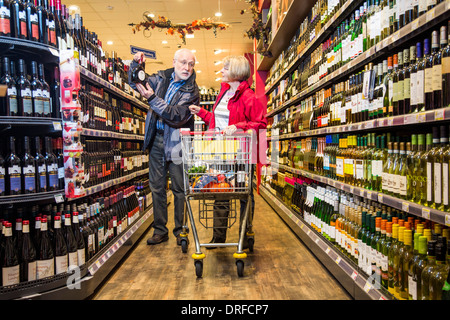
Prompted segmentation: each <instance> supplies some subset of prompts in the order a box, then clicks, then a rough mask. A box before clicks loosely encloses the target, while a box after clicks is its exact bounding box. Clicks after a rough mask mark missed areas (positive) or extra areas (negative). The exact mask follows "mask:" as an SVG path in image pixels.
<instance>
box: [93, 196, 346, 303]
mask: <svg viewBox="0 0 450 320" xmlns="http://www.w3.org/2000/svg"><path fill="white" fill-rule="evenodd" d="M255 201H256V213H255V216H256V217H255V221H254V226H255V229H254V230H255V234H256V235H255V248H254V252H253V253H250V254H248V258H247V259H246V260H245V268H244V277H242V278H239V277H238V276H237V271H236V265H235V259H234V258H233V253H234V252H235V251H236V248H235V247H230V248H218V249H216V250H206V249H204V248H202V249H203V252H204V253H205V254H206V258H205V259H204V261H203V266H204V267H203V278H201V279H197V278H196V276H195V269H194V263H193V259H192V257H191V255H192V253H193V251H194V246H193V239H192V236H191V237H190V238H191V244H190V246H189V249H188V253H187V254H183V253H182V252H181V248H180V247H179V246H177V245H176V240H175V238H174V237H173V236H172V237H169V241H167V242H165V243H163V244H159V245H157V246H149V245H147V243H146V240H147V238H148V237H149V236H151V235H152V234H153V229H150V231H149V232H148V233H147V234H146V235H145V236H144V238H143V239H142V241H141V242H140V243H139V244H138V245H137V247H136V248H135V250H134V251H133V252H132V253H131V255H130V256H129V257H128V258H127V260H126V261H124V262H123V264H122V265H121V266H120V267H119V268H118V269H117V271H116V272H115V273H114V274H113V275H112V276H111V277H110V278H109V280H108V281H107V282H106V283H105V284H104V286H103V287H102V288H101V289H100V290H99V291H98V293H97V294H96V295H95V297H94V298H93V299H94V300H131V299H133V300H196V299H201V300H215V299H221V300H227V299H230V300H233V299H243V300H259V299H262V300H294V299H304V300H310V299H311V300H316V299H317V300H325V299H336V300H349V299H351V297H350V296H349V295H348V294H347V293H346V291H345V290H344V289H343V288H342V287H341V286H340V285H339V283H338V282H337V280H336V279H335V278H333V276H332V275H331V274H330V273H328V271H327V270H326V268H325V267H323V266H322V265H321V264H320V262H319V261H318V260H317V259H316V258H315V257H314V255H313V254H312V253H311V252H309V251H308V249H307V248H306V247H305V246H304V245H303V243H302V242H301V241H300V240H299V239H298V238H297V237H296V236H295V235H294V234H293V233H292V232H291V231H290V229H289V228H288V227H287V226H286V225H285V224H284V222H283V221H282V220H281V219H280V218H279V217H278V215H277V214H276V212H275V211H273V210H272V208H271V207H270V206H269V205H268V204H267V203H266V202H265V201H264V199H263V198H261V197H260V196H258V195H255ZM172 212H173V207H172V206H170V207H169V216H171V215H172V217H173V213H172ZM195 212H196V211H194V214H195ZM169 223H170V224H169V229H170V227H171V226H172V225H173V224H172V221H170V222H169ZM197 228H198V232H199V237H200V242H203V243H204V242H209V240H210V239H211V237H212V229H205V228H203V227H201V226H200V224H199V223H197ZM237 229H238V225H235V226H234V228H232V229H231V230H229V231H228V232H229V239H228V241H230V242H234V241H237V237H238V236H237Z"/></svg>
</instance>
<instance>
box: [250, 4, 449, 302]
mask: <svg viewBox="0 0 450 320" xmlns="http://www.w3.org/2000/svg"><path fill="white" fill-rule="evenodd" d="M296 2H297V3H300V2H301V1H295V0H294V2H293V4H292V5H291V8H295V6H294V4H295V3H296ZM363 2H364V1H348V0H347V1H346V3H345V4H344V5H343V6H342V7H341V8H340V9H339V10H338V11H337V12H336V13H335V14H334V15H333V17H331V19H330V20H329V21H328V22H327V23H326V24H325V26H324V27H323V28H322V29H321V31H320V32H319V33H318V34H316V36H315V38H314V39H313V40H312V41H310V42H309V43H308V44H307V46H306V47H305V48H304V49H303V50H302V52H301V53H300V54H298V55H297V56H296V57H295V58H294V59H293V60H288V61H287V62H285V63H286V65H287V66H286V65H283V67H284V68H283V69H282V71H281V72H280V71H278V72H280V74H279V75H278V74H277V78H276V79H272V80H271V82H270V83H267V84H266V85H265V87H264V93H265V95H266V96H267V97H268V96H269V95H271V97H272V101H277V100H278V102H279V100H280V97H281V103H279V104H278V105H277V107H276V108H274V109H272V110H268V112H267V114H266V117H267V118H272V117H274V116H278V114H280V113H282V112H284V111H286V110H287V109H290V110H289V111H290V112H289V116H290V117H292V116H295V114H296V112H301V111H300V108H298V107H297V105H299V104H300V102H302V101H303V100H304V99H306V98H308V97H310V96H311V95H313V94H315V93H317V92H319V91H320V90H322V89H327V88H329V87H330V86H331V85H332V84H336V83H340V82H342V81H344V80H345V79H346V78H348V77H349V76H350V75H352V74H354V73H356V72H358V71H360V70H362V69H363V68H364V66H366V65H368V64H369V63H371V62H375V61H377V60H378V61H379V60H380V59H382V58H384V57H387V55H388V54H391V53H392V52H395V50H396V49H398V48H400V47H402V46H405V45H406V44H407V43H408V42H410V41H411V40H413V39H418V38H420V37H421V36H422V35H425V34H426V35H427V36H429V35H430V34H431V31H430V30H433V28H436V27H437V26H439V25H441V24H444V23H446V22H447V21H448V20H449V19H450V1H448V0H446V1H443V2H442V3H440V4H438V5H436V6H435V7H434V8H432V9H431V10H429V11H428V12H426V13H425V14H423V15H421V16H419V17H418V18H417V19H415V20H414V21H412V22H410V23H409V24H407V25H406V26H404V27H403V28H401V29H399V30H398V31H396V32H394V33H393V34H391V35H390V36H389V37H387V38H385V39H384V40H382V41H380V42H379V43H377V44H376V45H374V46H372V47H371V48H369V49H368V50H366V51H365V52H363V53H362V54H360V55H359V56H357V57H356V58H354V59H353V60H351V61H350V62H348V63H347V64H345V65H343V66H341V67H340V68H338V69H337V70H335V71H334V72H332V73H330V74H327V75H326V76H325V77H323V78H322V79H321V80H319V81H317V82H316V83H315V84H314V85H311V86H309V87H307V88H303V89H302V90H301V91H300V92H298V93H297V94H296V95H295V96H292V97H290V98H289V100H287V101H283V100H282V99H283V92H282V90H283V87H284V86H283V81H284V80H285V79H287V78H289V77H290V76H291V75H292V74H293V73H294V72H295V71H296V70H297V68H298V67H299V66H300V64H302V63H303V62H304V61H306V60H305V59H308V57H309V56H310V55H311V53H313V51H314V50H316V49H317V48H318V46H319V45H321V44H322V43H323V42H324V41H325V40H327V39H328V38H329V37H330V36H331V35H332V34H333V33H334V31H335V30H336V28H337V27H338V26H339V25H340V24H341V23H342V22H343V21H344V20H345V19H346V18H347V17H348V16H350V14H351V13H352V12H354V11H355V10H357V9H358V8H359V7H360V6H361V5H362V4H363ZM272 3H273V2H272ZM312 5H314V3H312V4H309V7H308V4H304V6H306V7H308V10H310V8H311V7H312ZM290 14H295V12H292V13H291V12H287V16H288V15H290ZM302 21H303V20H299V21H296V22H295V23H291V24H290V25H289V28H290V30H289V31H285V32H286V34H294V33H295V32H294V31H295V30H297V29H298V28H299V24H300V23H301V22H302ZM283 24H284V22H283ZM286 26H287V25H286ZM278 31H279V30H278ZM428 33H429V34H428ZM277 34H278V32H277V33H276V34H275V36H276V35H277ZM274 40H275V38H274ZM290 40H291V39H290V38H289V39H287V41H285V42H281V41H280V42H275V41H273V42H272V43H271V47H270V48H271V49H272V50H273V47H272V46H280V45H281V47H278V48H277V49H276V50H273V52H274V53H275V55H274V57H275V58H277V57H278V55H279V54H280V53H281V52H283V50H285V49H286V48H287V46H288V45H289V43H290ZM275 60H276V59H267V58H263V59H262V61H261V63H260V64H258V70H257V72H263V71H267V70H270V68H271V67H272V65H273V64H274V61H275ZM299 77H300V75H299ZM260 90H261V88H260ZM286 117H287V113H286ZM448 120H450V107H446V108H442V109H435V110H429V111H425V112H420V113H413V114H405V115H398V116H393V117H392V116H391V117H386V118H377V119H371V120H368V121H363V122H358V123H351V124H345V125H340V126H330V127H322V128H317V129H309V130H304V131H300V132H295V133H287V134H281V135H275V134H276V131H273V132H272V134H271V136H269V137H268V138H267V141H268V142H269V143H270V142H272V143H275V144H276V143H277V142H278V141H281V140H287V139H301V138H306V137H316V136H322V137H323V136H325V135H328V134H338V133H344V134H345V133H350V132H352V133H366V132H374V131H375V132H377V133H380V132H383V131H386V130H388V129H390V128H395V129H396V130H403V129H405V130H411V129H413V128H418V127H420V128H423V127H425V126H429V125H440V124H443V123H448ZM275 121H276V119H275ZM275 149H277V148H276V147H274V149H273V150H275ZM274 152H275V151H274ZM269 161H270V160H269ZM268 165H269V166H271V168H272V169H273V170H281V172H286V173H287V172H289V173H291V174H294V175H299V176H301V177H306V178H309V179H311V180H314V181H316V182H319V183H321V184H323V185H327V186H331V187H334V188H336V189H339V190H342V191H344V192H346V193H350V194H354V195H356V196H359V197H362V198H365V199H370V200H373V201H377V202H379V203H381V204H384V205H386V206H389V207H392V208H395V209H398V210H401V211H404V212H407V213H409V214H411V215H415V216H417V217H420V218H424V219H427V220H431V221H433V222H436V223H439V224H441V225H445V226H450V213H448V212H443V211H439V210H436V209H432V208H430V207H426V206H422V205H419V204H417V203H414V202H411V201H408V200H405V199H400V198H397V197H394V196H390V195H386V194H383V193H382V192H377V191H372V190H368V189H365V188H363V187H357V186H353V185H350V184H347V183H343V182H340V181H337V180H334V179H331V178H328V177H325V176H322V175H319V174H317V173H315V172H314V173H313V172H309V171H306V170H301V169H297V168H293V167H291V166H287V165H282V164H279V163H273V162H272V163H269V164H268ZM273 172H275V171H273ZM273 172H272V173H273ZM259 191H260V194H261V196H262V197H263V198H264V199H265V200H266V201H267V202H268V203H269V204H270V205H271V206H272V207H273V209H274V210H275V211H276V212H277V213H278V214H279V215H280V217H281V218H282V219H283V220H284V221H285V222H286V223H287V224H288V225H289V226H290V228H291V229H292V231H293V232H294V233H295V234H297V235H298V237H299V238H300V239H301V240H302V241H303V242H304V243H305V245H306V246H307V247H308V248H309V249H310V250H311V251H312V252H313V253H314V254H315V256H316V257H317V258H318V259H319V260H320V261H321V262H322V263H323V264H324V265H325V267H327V269H328V270H329V271H330V272H331V273H332V274H333V275H334V276H335V277H336V279H337V280H338V281H339V282H340V283H341V284H342V286H343V287H344V288H345V289H346V290H347V291H348V292H349V293H350V294H351V295H352V297H354V298H355V299H372V300H380V299H381V300H390V299H394V298H393V296H392V295H391V294H390V293H389V292H387V290H385V289H384V288H375V287H374V285H373V282H372V281H371V280H372V279H370V277H369V276H367V275H366V274H365V273H364V272H363V271H362V270H360V269H359V268H358V266H357V265H356V264H355V263H354V262H353V261H351V260H350V259H348V258H347V256H346V255H345V254H343V253H341V252H340V251H339V249H338V248H337V247H335V246H334V245H333V244H332V243H331V242H329V241H328V240H327V239H325V238H324V237H323V236H322V235H321V234H320V233H318V232H317V231H316V230H314V228H312V227H311V226H309V224H308V223H307V222H305V220H303V218H302V217H301V216H300V215H299V214H298V213H297V212H295V211H293V210H292V209H290V208H289V207H288V206H286V205H285V204H284V202H283V200H281V199H280V198H279V197H278V196H277V195H276V194H277V193H276V192H275V190H272V188H271V187H270V186H269V185H268V184H264V183H262V184H261V186H260V189H259Z"/></svg>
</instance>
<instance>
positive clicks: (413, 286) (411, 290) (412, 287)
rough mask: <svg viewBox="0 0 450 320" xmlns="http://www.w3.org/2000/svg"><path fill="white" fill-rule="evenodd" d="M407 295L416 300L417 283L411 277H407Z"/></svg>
mask: <svg viewBox="0 0 450 320" xmlns="http://www.w3.org/2000/svg"><path fill="white" fill-rule="evenodd" d="M408 294H409V297H410V298H411V299H412V300H417V282H416V281H414V278H413V277H411V276H408Z"/></svg>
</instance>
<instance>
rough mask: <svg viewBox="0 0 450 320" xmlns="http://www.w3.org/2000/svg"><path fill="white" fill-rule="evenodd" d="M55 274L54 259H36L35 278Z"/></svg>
mask: <svg viewBox="0 0 450 320" xmlns="http://www.w3.org/2000/svg"><path fill="white" fill-rule="evenodd" d="M54 274H55V263H54V259H48V260H38V261H36V279H37V280H39V279H44V278H47V277H51V276H53V275H54Z"/></svg>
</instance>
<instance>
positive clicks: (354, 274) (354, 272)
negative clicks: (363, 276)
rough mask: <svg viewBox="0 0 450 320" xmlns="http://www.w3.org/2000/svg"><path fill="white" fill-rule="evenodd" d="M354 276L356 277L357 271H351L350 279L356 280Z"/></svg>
mask: <svg viewBox="0 0 450 320" xmlns="http://www.w3.org/2000/svg"><path fill="white" fill-rule="evenodd" d="M356 278H358V272H356V271H353V273H352V279H353V281H356Z"/></svg>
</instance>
